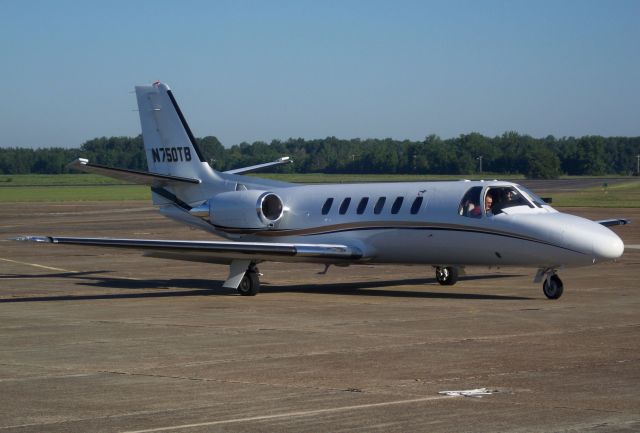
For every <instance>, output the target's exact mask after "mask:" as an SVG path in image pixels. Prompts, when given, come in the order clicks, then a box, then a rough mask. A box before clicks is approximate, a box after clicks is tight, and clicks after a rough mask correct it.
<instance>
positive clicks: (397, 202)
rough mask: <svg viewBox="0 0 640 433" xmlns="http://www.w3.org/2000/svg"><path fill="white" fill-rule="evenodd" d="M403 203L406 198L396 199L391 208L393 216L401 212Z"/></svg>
mask: <svg viewBox="0 0 640 433" xmlns="http://www.w3.org/2000/svg"><path fill="white" fill-rule="evenodd" d="M403 201H404V197H396V199H395V200H394V201H393V206H391V213H392V214H396V213H398V212H399V211H400V208H401V207H402V202H403Z"/></svg>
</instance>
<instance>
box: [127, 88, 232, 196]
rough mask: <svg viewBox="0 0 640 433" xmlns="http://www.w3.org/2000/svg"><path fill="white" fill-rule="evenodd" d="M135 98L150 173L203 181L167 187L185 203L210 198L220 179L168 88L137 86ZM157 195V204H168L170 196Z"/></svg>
mask: <svg viewBox="0 0 640 433" xmlns="http://www.w3.org/2000/svg"><path fill="white" fill-rule="evenodd" d="M136 96H137V99H138V111H139V113H140V125H141V126H142V138H143V141H144V150H145V153H146V156H147V165H148V166H149V171H151V172H153V173H160V174H166V175H171V176H179V177H187V178H195V179H200V180H201V184H200V185H186V186H175V187H172V188H169V187H168V188H167V189H168V190H169V192H170V193H171V194H173V195H174V196H176V197H178V198H179V199H180V200H182V201H183V202H186V203H195V202H198V201H202V200H206V199H207V198H209V197H210V196H211V193H212V192H214V191H215V189H216V188H215V184H216V183H218V182H219V181H220V178H219V176H218V175H217V174H216V172H215V171H214V170H213V169H212V168H211V167H210V166H209V164H208V163H207V162H206V160H205V157H204V155H203V154H202V152H201V151H200V149H199V148H198V145H197V143H196V140H195V138H194V136H193V133H192V132H191V129H190V128H189V125H188V124H187V121H186V120H185V118H184V115H183V114H182V111H180V107H178V103H177V102H176V99H175V98H174V96H173V94H172V93H171V89H169V86H167V85H166V84H164V83H160V82H156V83H154V84H153V85H151V86H136ZM154 192H155V194H154V195H153V201H154V203H156V204H162V203H166V201H167V197H170V196H171V195H168V194H162V191H161V194H158V193H157V191H154Z"/></svg>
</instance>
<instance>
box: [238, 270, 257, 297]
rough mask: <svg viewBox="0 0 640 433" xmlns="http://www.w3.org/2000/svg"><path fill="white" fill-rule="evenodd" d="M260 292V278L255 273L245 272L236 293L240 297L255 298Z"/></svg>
mask: <svg viewBox="0 0 640 433" xmlns="http://www.w3.org/2000/svg"><path fill="white" fill-rule="evenodd" d="M258 292H260V278H259V276H258V273H257V272H252V271H247V272H245V274H244V277H242V281H240V285H239V286H238V293H240V294H241V295H242V296H255V295H257V294H258Z"/></svg>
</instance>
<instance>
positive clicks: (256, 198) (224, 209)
mask: <svg viewBox="0 0 640 433" xmlns="http://www.w3.org/2000/svg"><path fill="white" fill-rule="evenodd" d="M283 212H284V204H283V203H282V199H281V198H280V197H279V196H278V195H277V194H274V193H272V192H268V191H256V190H244V191H229V192H223V193H220V194H217V195H215V196H214V197H213V198H211V199H209V221H211V223H212V224H214V225H216V226H221V227H230V228H243V229H244V228H246V229H270V228H273V227H274V225H275V224H276V223H277V222H278V221H279V220H280V218H282V214H283Z"/></svg>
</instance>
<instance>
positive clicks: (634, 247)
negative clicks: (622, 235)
mask: <svg viewBox="0 0 640 433" xmlns="http://www.w3.org/2000/svg"><path fill="white" fill-rule="evenodd" d="M624 248H625V249H627V248H629V249H633V250H640V244H632V245H625V246H624Z"/></svg>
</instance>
